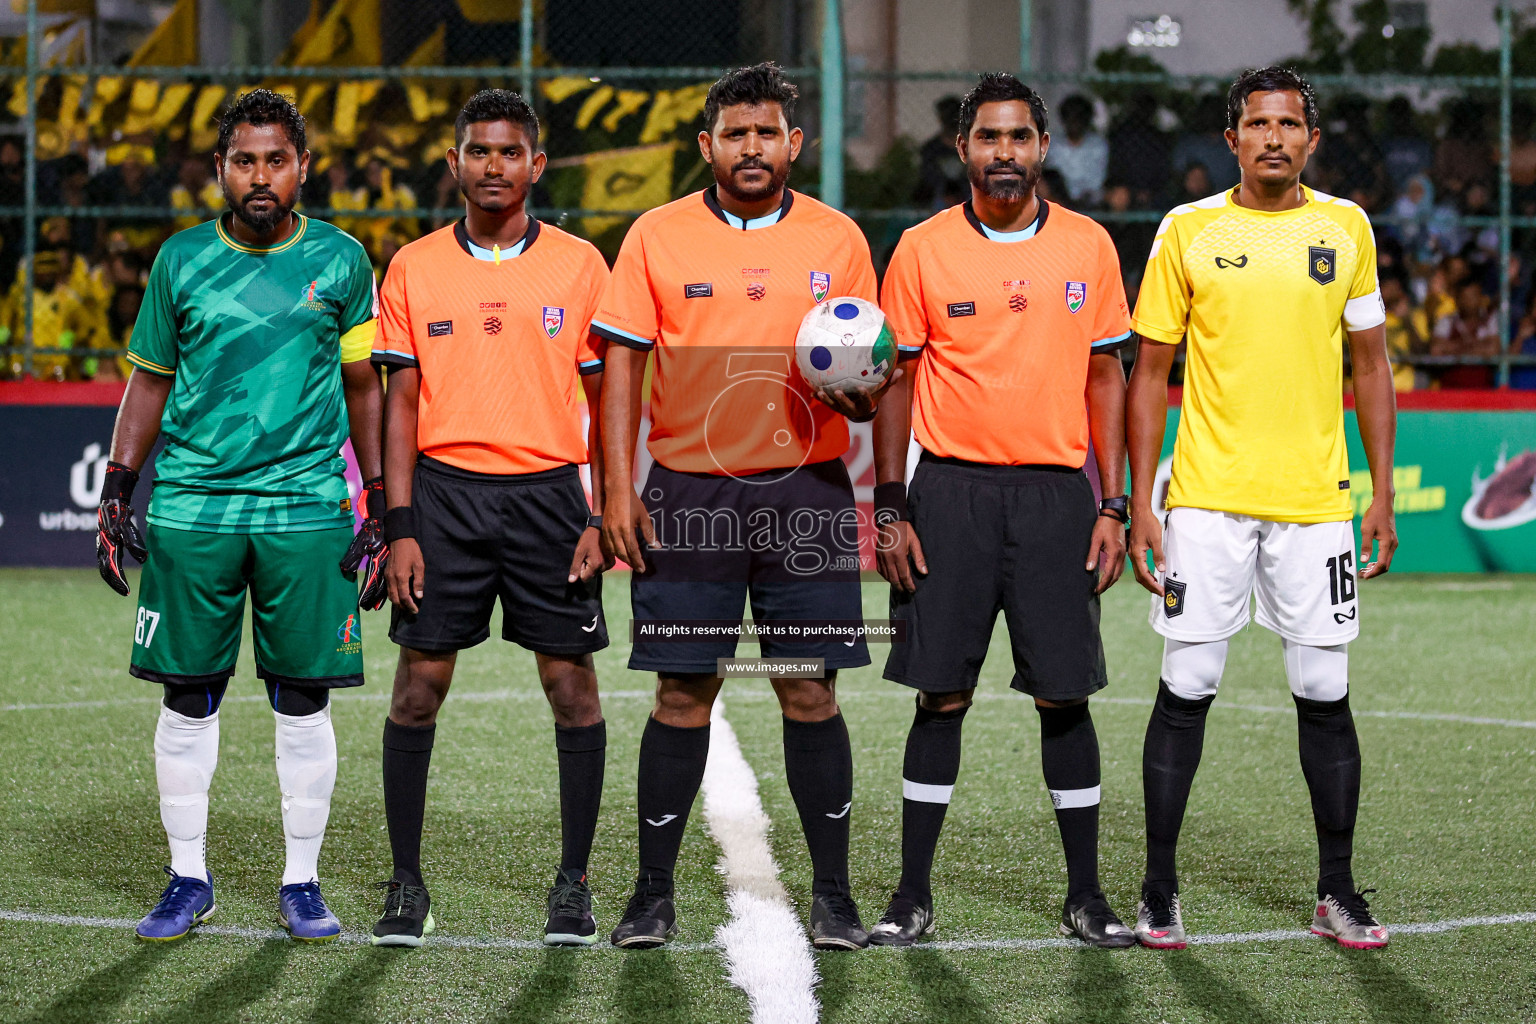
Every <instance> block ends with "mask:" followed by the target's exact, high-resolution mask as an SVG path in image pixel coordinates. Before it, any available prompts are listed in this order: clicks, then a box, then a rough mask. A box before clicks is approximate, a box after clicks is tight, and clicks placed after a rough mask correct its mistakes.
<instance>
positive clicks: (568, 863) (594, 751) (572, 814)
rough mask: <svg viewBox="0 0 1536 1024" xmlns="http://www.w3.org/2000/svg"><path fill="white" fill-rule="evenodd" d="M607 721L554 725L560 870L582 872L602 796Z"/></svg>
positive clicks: (590, 848) (590, 847) (588, 853)
mask: <svg viewBox="0 0 1536 1024" xmlns="http://www.w3.org/2000/svg"><path fill="white" fill-rule="evenodd" d="M607 747H608V723H606V722H598V723H596V724H594V725H581V726H573V727H566V726H563V725H557V726H555V750H556V751H557V754H556V757H557V758H558V760H559V762H560V840H561V845H560V870H562V871H565V872H568V873H573V874H581V875H585V874H586V873H587V858H589V857H590V856H591V855H592V836H593V834H594V833H595V832H596V831H597V811H598V808H599V807H600V806H601V805H602V800H603V760H604V756H605V755H606V753H607Z"/></svg>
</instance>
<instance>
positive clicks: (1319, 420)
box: [1132, 188, 1386, 523]
mask: <svg viewBox="0 0 1536 1024" xmlns="http://www.w3.org/2000/svg"><path fill="white" fill-rule="evenodd" d="M1234 191H1235V190H1234ZM1302 191H1303V192H1304V194H1305V198H1306V204H1305V205H1303V206H1301V207H1299V208H1297V209H1294V210H1286V211H1283V212H1280V213H1266V212H1263V211H1259V210H1250V209H1246V208H1244V207H1241V206H1238V205H1237V204H1236V203H1234V202H1233V201H1232V197H1233V193H1232V192H1223V193H1222V194H1220V195H1215V196H1211V197H1210V198H1208V199H1202V200H1200V201H1198V202H1194V203H1188V204H1186V205H1183V206H1178V207H1175V208H1174V209H1172V210H1170V211H1169V213H1168V215H1167V216H1166V217H1164V218H1163V222H1162V224H1161V225H1160V226H1159V227H1158V229H1157V236H1156V239H1155V240H1154V241H1153V243H1152V253H1151V255H1150V256H1149V257H1148V258H1147V273H1146V276H1145V277H1144V278H1143V279H1142V282H1141V294H1140V296H1139V298H1138V299H1137V302H1136V313H1135V316H1134V317H1133V318H1132V328H1133V329H1134V330H1135V331H1136V333H1137V334H1139V335H1141V336H1142V337H1143V338H1147V339H1149V340H1151V341H1156V342H1162V343H1164V344H1168V345H1176V344H1178V343H1179V342H1180V341H1181V340H1183V339H1184V338H1185V337H1186V336H1187V337H1188V339H1189V348H1188V353H1187V356H1186V360H1185V370H1184V408H1183V411H1182V414H1181V416H1180V418H1179V432H1178V437H1177V439H1176V440H1175V442H1174V450H1173V481H1172V484H1171V486H1170V487H1169V489H1168V507H1169V508H1175V507H1179V506H1189V507H1193V508H1205V509H1212V510H1215V511H1218V512H1232V513H1236V514H1240V515H1248V516H1253V517H1255V518H1258V519H1268V520H1273V521H1277V522H1290V523H1326V522H1337V521H1343V520H1346V519H1349V518H1350V517H1351V515H1352V511H1351V506H1350V501H1349V493H1348V489H1349V457H1348V453H1347V451H1346V449H1345V444H1344V399H1343V375H1344V374H1343V346H1344V331H1345V329H1346V328H1347V329H1349V330H1364V329H1366V328H1368V327H1374V326H1376V325H1377V324H1380V323H1382V322H1383V321H1384V320H1385V318H1386V313H1385V311H1384V310H1383V308H1382V302H1381V293H1380V291H1379V289H1378V288H1377V282H1376V241H1375V239H1374V238H1373V237H1372V235H1371V225H1370V221H1369V220H1368V219H1367V218H1366V215H1365V211H1364V210H1362V209H1360V207H1359V206H1357V205H1355V204H1354V203H1352V202H1349V201H1348V200H1346V199H1336V198H1334V197H1333V196H1330V195H1325V194H1324V193H1321V192H1314V191H1313V190H1312V189H1309V188H1303V190H1302Z"/></svg>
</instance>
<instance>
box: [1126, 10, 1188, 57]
mask: <svg viewBox="0 0 1536 1024" xmlns="http://www.w3.org/2000/svg"><path fill="white" fill-rule="evenodd" d="M1183 33H1184V26H1183V24H1182V23H1180V22H1179V21H1178V20H1177V19H1176V18H1173V17H1172V16H1170V15H1167V14H1159V15H1158V16H1157V17H1155V18H1151V17H1148V18H1133V19H1132V20H1131V25H1130V28H1129V29H1128V30H1127V31H1126V33H1125V42H1126V45H1128V46H1136V47H1155V48H1158V49H1163V48H1166V47H1171V46H1178V45H1179V39H1180V37H1181V36H1182V35H1183Z"/></svg>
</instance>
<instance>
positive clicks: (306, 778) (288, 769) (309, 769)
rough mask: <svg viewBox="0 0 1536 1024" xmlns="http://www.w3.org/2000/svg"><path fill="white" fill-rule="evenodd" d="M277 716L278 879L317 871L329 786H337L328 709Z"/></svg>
mask: <svg viewBox="0 0 1536 1024" xmlns="http://www.w3.org/2000/svg"><path fill="white" fill-rule="evenodd" d="M273 717H274V718H276V719H277V785H278V788H279V789H280V790H282V794H283V835H284V836H285V837H286V839H287V842H288V863H287V866H286V867H285V868H283V884H284V885H293V884H294V883H296V882H310V881H316V880H318V879H319V877H320V844H321V843H322V842H323V841H324V840H325V823H326V820H327V819H329V818H330V816H331V791H332V790H333V789H335V788H336V731H335V730H334V729H332V728H331V709H330V708H329V707H324V708H321V709H320V710H319V711H317V712H315V713H314V714H312V715H302V716H293V715H279V714H277V713H276V712H274V713H273Z"/></svg>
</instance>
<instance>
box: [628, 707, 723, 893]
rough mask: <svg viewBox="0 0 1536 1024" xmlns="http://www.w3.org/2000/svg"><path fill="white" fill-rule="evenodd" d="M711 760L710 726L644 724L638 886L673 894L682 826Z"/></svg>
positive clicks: (640, 783) (653, 722)
mask: <svg viewBox="0 0 1536 1024" xmlns="http://www.w3.org/2000/svg"><path fill="white" fill-rule="evenodd" d="M708 760H709V726H707V725H704V726H700V727H698V728H697V729H686V728H682V727H680V726H676V725H663V724H662V723H661V722H658V721H656V719H655V718H649V719H647V720H646V723H645V733H644V734H643V735H642V736H641V737H640V780H639V800H638V804H639V810H640V877H639V880H638V885H639V886H640V887H641V888H644V889H650V890H652V891H655V892H664V893H671V891H672V870H673V868H675V867H676V866H677V851H678V850H679V849H681V848H682V845H683V829H684V828H686V827H687V825H688V813H689V812H690V811H692V810H693V799H694V797H696V796H698V795H699V783H701V782H703V781H704V765H705V763H706V762H707V761H708Z"/></svg>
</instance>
